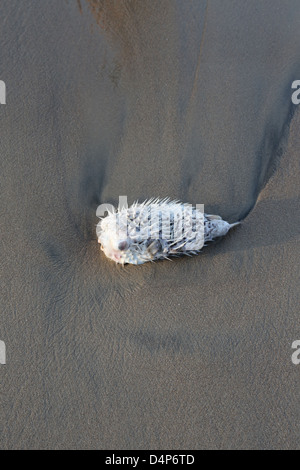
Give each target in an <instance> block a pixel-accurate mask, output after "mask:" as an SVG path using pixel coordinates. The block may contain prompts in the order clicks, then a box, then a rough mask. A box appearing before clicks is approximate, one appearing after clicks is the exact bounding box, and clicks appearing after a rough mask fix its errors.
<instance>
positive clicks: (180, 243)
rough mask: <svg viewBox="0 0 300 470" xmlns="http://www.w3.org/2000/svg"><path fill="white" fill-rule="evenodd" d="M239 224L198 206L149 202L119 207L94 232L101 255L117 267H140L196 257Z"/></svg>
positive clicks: (152, 200) (162, 200)
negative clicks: (124, 265)
mask: <svg viewBox="0 0 300 470" xmlns="http://www.w3.org/2000/svg"><path fill="white" fill-rule="evenodd" d="M239 223H240V222H236V223H233V224H229V223H228V222H226V221H225V220H223V219H222V218H221V217H220V216H218V215H208V214H204V213H203V212H202V211H201V210H200V209H199V208H198V206H196V207H192V206H191V205H190V204H186V203H182V202H180V201H171V200H170V199H150V200H148V201H145V202H143V203H138V202H135V203H134V204H133V205H132V206H130V207H119V208H118V210H114V211H113V212H109V213H108V215H107V216H106V217H104V218H101V220H100V222H99V223H98V225H97V228H96V233H97V237H98V242H99V243H100V244H101V249H102V251H104V253H105V255H106V256H107V257H108V258H110V259H111V260H113V261H115V262H116V263H120V264H127V263H129V264H143V263H145V262H147V261H155V260H158V259H170V257H171V256H180V255H188V256H191V255H194V254H198V253H199V251H200V250H201V249H202V247H203V246H204V245H205V243H206V242H209V241H213V240H214V239H215V238H217V237H221V236H224V235H226V234H227V232H228V231H229V230H230V229H231V228H232V227H234V226H236V225H238V224H239Z"/></svg>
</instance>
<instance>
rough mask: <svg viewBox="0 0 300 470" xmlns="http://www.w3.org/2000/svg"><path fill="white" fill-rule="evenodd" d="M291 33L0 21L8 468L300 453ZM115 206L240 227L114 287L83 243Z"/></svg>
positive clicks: (78, 12)
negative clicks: (106, 456) (211, 452)
mask: <svg viewBox="0 0 300 470" xmlns="http://www.w3.org/2000/svg"><path fill="white" fill-rule="evenodd" d="M108 5H109V6H108ZM299 18H300V2H299V0H291V1H290V0H251V1H250V2H249V1H240V0H239V1H237V0H226V1H224V0H211V1H208V2H206V1H201V0H199V1H184V2H183V1H176V0H172V1H171V0H163V1H150V0H149V1H148V0H147V1H137V2H133V1H132V2H130V1H127V2H121V1H119V2H108V1H97V0H90V2H87V1H85V0H81V2H76V1H75V0H73V1H71V0H70V1H62V0H51V1H48V2H41V1H40V0H26V1H23V2H20V1H16V0H2V1H1V3H0V24H1V29H0V79H1V80H4V81H5V83H6V86H7V104H6V105H5V106H4V105H2V106H0V139H1V140H0V142H1V159H0V165H1V168H0V188H1V205H0V211H1V217H0V223H1V227H0V229H1V284H0V286H1V287H0V289H1V322H0V340H3V341H5V343H6V347H7V365H5V366H4V365H0V377H1V417H0V418H1V419H0V426H1V436H0V440H1V442H0V446H1V448H2V449H49V448H54V449H68V448H71V449H97V448H98V449H174V450H175V449H206V448H211V449H215V448H217V449H236V448H243V449H248V448H252V449H254V448H255V449H274V448H282V449H296V448H297V449H299V448H300V444H299V443H300V439H299V438H300V425H299V423H300V405H299V400H300V392H299V390H300V383H299V373H300V366H295V365H293V364H292V361H291V355H292V352H293V351H292V348H291V345H292V342H293V341H294V340H297V339H300V324H299V222H300V217H299V173H300V171H299V149H300V137H299V126H300V114H299V109H298V108H297V106H294V105H293V104H292V103H291V83H292V81H294V80H299V79H300V53H299V51H300V20H299ZM299 108H300V106H299ZM119 195H127V196H128V201H129V203H131V202H133V200H135V199H137V198H139V199H141V200H142V199H144V198H147V197H151V196H161V197H164V196H170V197H172V198H176V199H177V198H180V199H182V200H184V201H186V202H190V203H193V204H196V203H199V204H200V203H204V204H205V209H206V211H207V212H211V213H214V212H215V213H217V214H220V215H222V216H223V217H224V218H227V219H229V220H230V221H231V222H233V221H235V220H237V219H240V218H245V220H244V223H243V225H242V226H241V227H239V228H237V229H235V230H234V231H232V232H231V233H230V234H229V236H228V237H227V238H226V239H224V240H222V241H221V242H220V243H217V244H215V245H214V246H210V247H209V248H207V249H206V251H204V252H203V254H201V255H200V256H198V257H194V258H191V259H189V258H184V259H179V260H176V261H174V262H173V263H171V262H158V263H154V264H151V263H149V264H145V265H143V266H140V267H134V266H127V267H125V268H124V269H122V268H121V267H120V266H116V265H115V264H113V263H112V262H110V261H109V260H107V259H106V258H105V257H104V256H103V254H102V253H100V251H99V246H98V244H97V241H96V236H95V224H96V223H97V219H96V216H95V213H96V208H97V205H98V204H100V203H102V202H110V203H114V204H115V203H117V201H118V196H119Z"/></svg>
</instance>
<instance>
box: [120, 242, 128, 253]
mask: <svg viewBox="0 0 300 470" xmlns="http://www.w3.org/2000/svg"><path fill="white" fill-rule="evenodd" d="M127 248H128V243H127V241H126V240H123V241H121V242H119V244H118V249H119V250H121V251H124V250H127Z"/></svg>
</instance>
